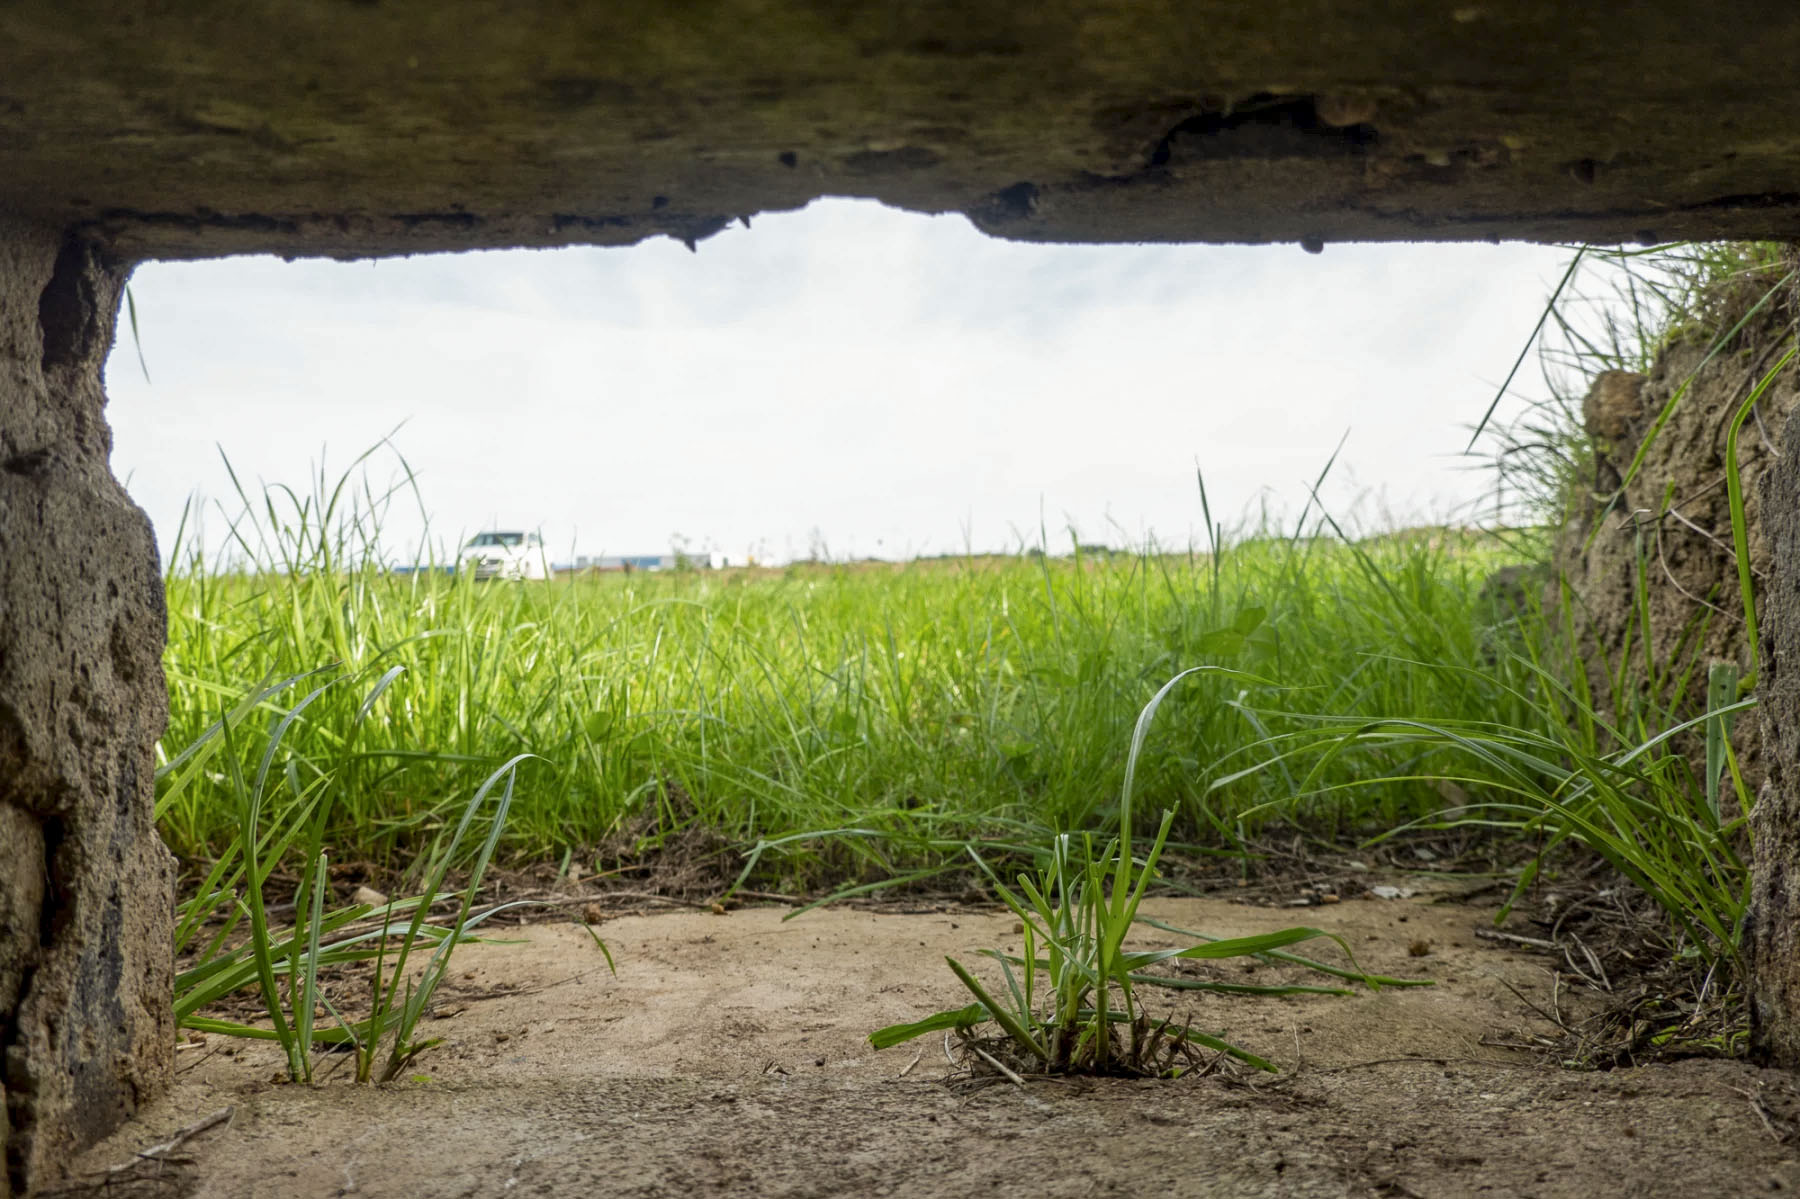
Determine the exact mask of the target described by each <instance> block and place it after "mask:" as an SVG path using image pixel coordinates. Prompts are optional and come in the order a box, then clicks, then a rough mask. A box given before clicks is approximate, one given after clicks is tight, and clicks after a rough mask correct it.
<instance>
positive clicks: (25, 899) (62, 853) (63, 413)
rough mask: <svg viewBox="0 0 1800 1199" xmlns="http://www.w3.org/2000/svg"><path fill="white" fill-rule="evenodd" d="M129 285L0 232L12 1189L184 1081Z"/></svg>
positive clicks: (31, 236) (0, 566)
mask: <svg viewBox="0 0 1800 1199" xmlns="http://www.w3.org/2000/svg"><path fill="white" fill-rule="evenodd" d="M124 276H125V270H124V267H123V266H122V265H121V264H118V263H116V262H111V261H108V260H107V259H106V258H104V257H103V256H102V255H101V254H99V253H98V252H97V251H95V250H94V249H92V248H91V247H89V246H86V245H84V244H82V243H80V242H78V241H65V239H64V237H63V236H62V234H61V233H60V231H58V230H54V229H51V228H47V227H43V226H33V225H29V224H24V223H21V222H17V221H12V220H8V219H5V218H0V1087H3V1090H4V1093H5V1106H4V1109H3V1111H4V1120H5V1134H6V1135H5V1144H6V1172H5V1175H4V1178H3V1179H0V1192H4V1191H5V1190H7V1189H10V1190H11V1191H12V1192H13V1193H22V1192H24V1191H26V1190H29V1189H31V1188H33V1187H35V1186H39V1185H41V1184H42V1182H43V1181H44V1179H45V1178H46V1177H47V1175H48V1174H49V1173H51V1172H53V1171H54V1169H55V1167H56V1165H57V1164H58V1163H59V1162H61V1161H64V1160H67V1158H68V1157H69V1155H70V1153H71V1151H72V1150H73V1149H74V1148H75V1147H77V1146H78V1145H79V1144H83V1143H86V1142H88V1141H91V1140H93V1139H94V1138H96V1137H98V1136H99V1135H101V1134H103V1133H104V1132H106V1131H107V1130H109V1129H111V1128H112V1127H114V1126H115V1125H116V1124H117V1123H118V1122H119V1121H120V1120H122V1119H123V1118H124V1117H125V1116H127V1115H129V1114H130V1113H131V1112H132V1111H133V1110H134V1108H135V1107H136V1106H137V1105H138V1104H140V1103H142V1102H143V1101H144V1100H146V1099H147V1098H149V1097H150V1096H152V1095H153V1094H155V1093H156V1092H157V1091H158V1090H160V1089H161V1088H162V1087H163V1086H165V1085H166V1084H167V1082H168V1079H169V1077H170V1074H171V1070H172V1068H173V1050H174V1024H173V1017H172V1015H171V1011H170V995H171V990H172V980H173V966H172V962H171V928H170V916H171V905H172V902H173V860H172V859H171V857H170V855H169V852H168V850H166V849H165V848H164V847H163V845H162V842H161V841H160V840H159V839H158V838H157V835H156V831H155V829H154V827H153V825H152V822H151V814H152V805H153V795H152V791H151V782H152V770H153V761H152V756H151V755H152V747H153V745H154V743H155V739H156V738H157V737H158V736H159V735H160V734H161V732H162V729H163V725H164V721H165V719H166V712H167V702H168V701H167V695H166V692H165V690H164V684H163V673H162V664H161V653H162V643H163V637H164V630H165V624H166V621H165V616H164V609H163V599H162V586H161V578H160V572H159V570H158V567H157V561H156V548H155V543H154V541H153V539H152V537H151V532H150V524H149V521H148V520H147V519H146V518H145V516H144V514H143V512H141V511H140V510H139V509H138V508H137V507H136V506H135V505H134V504H132V502H131V501H130V499H129V498H127V497H126V495H125V492H124V491H123V489H121V488H120V486H119V484H118V482H117V481H116V480H115V479H114V478H113V476H112V472H111V469H110V468H109V466H108V464H107V458H108V455H109V454H110V452H111V449H112V444H111V435H110V434H109V432H108V430H107V427H106V421H105V417H104V415H103V408H104V406H105V402H106V397H105V394H104V392H103V391H102V388H101V381H100V371H101V367H102V364H103V363H104V361H105V357H106V352H107V349H108V348H109V347H110V345H111V344H112V333H113V320H114V315H115V312H116V309H117V306H118V301H119V294H120V291H121V289H122V286H123V282H124Z"/></svg>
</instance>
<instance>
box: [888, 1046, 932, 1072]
mask: <svg viewBox="0 0 1800 1199" xmlns="http://www.w3.org/2000/svg"><path fill="white" fill-rule="evenodd" d="M924 1056H925V1047H924V1046H923V1045H921V1046H919V1052H917V1053H915V1054H913V1060H912V1061H910V1062H908V1063H906V1069H904V1070H902V1071H900V1073H898V1074H896V1075H895V1076H894V1077H896V1078H905V1077H906V1076H907V1075H908V1074H911V1073H912V1072H913V1069H914V1068H915V1067H916V1066H918V1064H919V1061H920V1060H921V1059H922V1058H923V1057H924Z"/></svg>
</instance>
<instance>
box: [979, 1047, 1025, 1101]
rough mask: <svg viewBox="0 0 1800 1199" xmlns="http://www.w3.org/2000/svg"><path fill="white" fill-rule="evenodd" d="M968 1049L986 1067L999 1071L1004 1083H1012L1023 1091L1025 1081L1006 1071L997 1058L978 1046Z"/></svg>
mask: <svg viewBox="0 0 1800 1199" xmlns="http://www.w3.org/2000/svg"><path fill="white" fill-rule="evenodd" d="M969 1048H970V1049H973V1050H974V1051H975V1052H976V1053H977V1054H979V1055H980V1057H981V1059H982V1060H983V1061H985V1062H986V1063H987V1064H988V1065H990V1066H992V1067H993V1068H994V1069H996V1070H998V1071H1000V1073H1002V1074H1004V1075H1005V1076H1006V1081H1008V1082H1010V1083H1012V1084H1013V1086H1015V1087H1018V1088H1019V1089H1020V1090H1021V1091H1022V1090H1024V1089H1025V1080H1024V1079H1023V1078H1020V1077H1019V1076H1018V1075H1017V1074H1014V1073H1013V1072H1012V1071H1011V1070H1008V1069H1007V1068H1006V1067H1005V1066H1004V1065H1003V1064H1002V1063H1001V1061H1000V1059H999V1058H997V1057H995V1056H994V1055H993V1054H991V1053H989V1052H988V1051H987V1050H985V1049H983V1048H982V1047H981V1046H979V1045H971V1046H969Z"/></svg>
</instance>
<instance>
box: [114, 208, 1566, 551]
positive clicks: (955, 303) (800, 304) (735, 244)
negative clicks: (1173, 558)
mask: <svg viewBox="0 0 1800 1199" xmlns="http://www.w3.org/2000/svg"><path fill="white" fill-rule="evenodd" d="M1563 258H1564V255H1563V254H1562V253H1561V252H1560V251H1557V250H1554V249H1545V248H1541V247H1528V246H1517V245H1508V246H1485V245H1483V246H1335V245H1334V246H1330V247H1327V249H1326V251H1325V253H1324V254H1322V255H1317V256H1314V255H1309V254H1306V253H1304V252H1302V251H1301V250H1300V249H1299V248H1297V247H1293V246H1274V247H1211V246H1036V245H1020V244H1014V243H1008V242H1002V241H994V240H990V239H988V238H985V237H983V236H982V235H981V234H979V233H977V232H976V231H975V230H974V229H973V228H972V227H971V226H970V225H969V224H968V223H967V222H966V221H965V220H963V219H962V218H961V217H955V216H952V217H925V216H919V215H915V214H909V213H903V212H898V211H894V210H891V209H886V208H882V207H880V206H879V205H876V204H873V203H868V202H852V201H827V202H819V203H816V204H814V205H813V206H811V207H810V208H808V209H806V210H805V211H803V212H797V213H787V214H770V215H767V216H763V217H758V218H756V220H755V223H754V227H753V228H751V229H748V230H746V229H744V228H741V227H738V226H734V227H733V228H731V229H730V230H729V231H727V232H725V233H722V234H720V235H719V236H717V237H714V238H712V239H711V240H709V241H705V242H702V243H700V247H699V252H698V253H697V254H692V253H689V252H688V250H687V249H686V248H685V247H684V246H682V245H681V244H680V243H678V242H673V241H670V240H668V239H666V238H659V239H657V240H654V241H651V242H647V243H645V244H643V245H640V246H637V247H634V248H630V249H604V250H595V249H582V250H562V251H512V252H505V253H484V254H463V255H453V256H452V255H445V256H431V257H421V258H412V259H390V260H383V261H380V262H362V263H332V262H296V263H284V262H281V261H279V260H277V259H273V258H239V259H227V260H223V261H217V262H205V263H170V264H151V265H147V266H144V267H142V268H140V269H139V270H138V271H137V273H136V275H135V276H134V277H133V280H132V292H133V294H134V296H135V298H136V303H137V312H138V327H139V332H140V336H141V342H142V349H143V354H144V358H145V361H146V363H147V365H148V368H149V374H150V380H151V381H149V382H146V380H145V378H144V376H143V374H142V372H141V371H140V368H139V366H138V362H137V357H136V348H135V347H134V345H133V342H132V339H131V337H130V334H129V332H128V331H127V330H126V327H125V326H124V324H123V322H122V323H121V329H122V333H121V337H120V340H119V344H118V345H117V347H115V350H114V353H113V357H112V360H111V362H110V363H109V365H108V370H107V386H108V390H109V392H110V394H111V397H112V400H111V406H110V409H109V414H110V417H111V420H112V424H113V428H114V431H115V438H114V452H113V466H114V469H115V471H116V472H117V473H118V474H119V476H120V477H121V478H123V479H125V480H126V481H127V483H128V486H129V487H130V490H131V492H132V494H133V495H134V496H135V497H136V499H137V501H138V502H139V503H140V504H142V505H144V507H145V508H146V509H148V511H149V512H150V515H151V517H152V519H153V520H154V521H155V523H156V526H157V529H158V532H159V536H160V537H161V538H162V539H163V540H164V542H165V546H164V549H165V552H166V551H167V545H166V542H167V539H168V538H169V537H170V536H171V535H172V533H173V530H174V528H175V526H176V522H177V521H178V520H179V519H180V514H181V511H182V506H183V504H184V503H186V502H187V500H188V498H189V497H190V496H191V495H194V494H196V493H199V494H202V495H204V496H206V497H208V499H209V500H215V501H216V500H229V501H230V505H231V506H235V503H236V501H235V500H233V499H230V497H231V491H230V482H229V479H228V478H227V476H226V474H225V471H224V468H223V466H222V464H221V462H220V451H221V450H222V451H223V452H224V454H225V455H227V456H229V458H230V460H231V462H232V464H233V466H234V467H235V468H236V469H237V471H238V473H239V475H240V477H242V478H243V479H244V480H245V481H246V482H247V483H250V484H252V485H255V484H256V483H257V482H258V481H261V482H267V483H285V484H289V485H291V486H295V487H300V486H302V485H304V483H305V481H306V480H307V478H308V476H309V473H310V472H312V471H314V470H315V469H316V468H317V466H318V465H319V464H320V463H321V462H323V464H324V465H325V467H326V469H327V471H328V473H330V474H333V475H335V474H336V473H337V472H338V471H339V470H340V469H341V468H342V467H343V466H345V465H347V464H348V463H349V462H350V460H352V459H353V458H355V457H356V456H357V455H358V454H360V453H361V452H363V451H364V450H366V449H368V448H370V447H371V446H374V445H376V444H377V443H378V442H379V441H380V440H381V439H382V438H383V437H384V436H386V435H387V434H388V433H390V432H391V431H393V430H394V429H395V428H396V427H399V432H398V433H397V434H396V435H395V437H394V443H395V445H396V446H397V447H398V450H399V451H400V452H401V453H403V454H404V455H405V458H406V460H407V462H409V463H410V464H411V466H412V468H413V469H414V471H415V472H416V475H417V479H418V487H419V490H420V492H421V493H422V495H423V499H424V503H425V506H426V508H427V509H428V511H429V514H430V519H431V529H432V531H433V533H434V534H435V535H436V536H437V537H439V538H440V539H442V540H443V541H446V542H448V541H452V540H455V539H457V538H459V537H461V536H463V535H466V534H469V533H473V532H475V531H478V530H480V529H483V528H491V527H514V528H518V527H523V528H538V529H541V530H542V531H543V533H544V536H545V538H546V540H547V541H548V543H549V545H550V547H551V551H552V556H553V557H555V558H557V559H558V560H563V559H566V558H568V557H569V556H570V555H571V553H581V554H616V553H649V552H656V551H660V550H664V549H666V548H667V547H668V546H669V545H670V542H671V538H672V537H676V536H679V537H682V538H685V540H686V543H687V544H688V545H689V546H691V547H693V548H696V549H698V548H711V549H716V550H718V551H721V552H724V553H725V554H727V555H729V556H731V557H732V558H734V559H736V558H739V557H741V556H742V555H744V554H746V553H754V554H756V555H757V556H758V557H761V558H764V559H768V560H780V559H784V558H789V557H794V556H803V555H805V554H806V553H807V552H808V551H809V550H810V549H812V548H814V547H815V545H818V544H822V545H823V547H824V548H826V549H827V550H828V551H829V552H830V554H831V555H832V556H834V557H848V556H862V555H879V556H884V557H899V556H905V555H911V554H918V553H934V552H940V551H944V550H955V549H961V548H963V547H964V546H965V545H972V546H973V547H974V548H977V549H984V548H1015V549H1016V548H1018V546H1019V544H1020V542H1021V540H1023V541H1027V542H1031V543H1035V542H1036V540H1037V538H1038V530H1039V528H1040V523H1042V524H1044V525H1047V526H1048V528H1049V535H1050V538H1051V541H1052V543H1053V546H1060V545H1066V543H1067V539H1068V533H1067V530H1068V529H1069V528H1071V527H1073V528H1075V529H1077V530H1078V531H1079V533H1080V535H1081V537H1082V539H1083V540H1084V541H1105V542H1109V543H1111V544H1115V545H1117V544H1123V543H1127V542H1136V541H1138V540H1141V539H1142V538H1144V537H1146V536H1148V535H1153V536H1155V537H1156V538H1158V539H1159V540H1161V541H1162V542H1163V543H1165V544H1173V545H1182V546H1185V545H1186V544H1188V542H1189V541H1190V539H1203V537H1204V534H1203V530H1204V522H1203V520H1202V518H1201V516H1200V505H1199V501H1198V495H1197V492H1196V489H1195V486H1194V467H1195V465H1196V463H1198V465H1199V466H1200V467H1201V468H1202V469H1203V470H1204V472H1205V475H1206V480H1207V488H1208V492H1209V496H1210V498H1211V500H1212V502H1213V505H1214V510H1215V513H1220V512H1223V513H1224V514H1225V515H1227V516H1233V517H1235V516H1238V515H1241V514H1243V513H1246V512H1251V511H1254V510H1255V509H1256V507H1257V505H1259V504H1260V503H1262V502H1263V498H1264V497H1265V496H1267V497H1269V502H1270V503H1271V504H1272V505H1275V506H1276V507H1278V508H1281V509H1284V510H1290V511H1291V510H1293V509H1294V508H1296V507H1297V505H1298V503H1299V502H1300V501H1301V500H1303V499H1304V497H1305V494H1306V491H1305V488H1306V483H1307V481H1309V480H1310V479H1311V478H1312V477H1313V476H1314V475H1315V474H1317V472H1318V471H1319V469H1320V467H1321V466H1322V465H1323V464H1324V463H1325V461H1326V459H1327V458H1328V457H1329V456H1330V454H1331V451H1332V449H1333V448H1334V446H1336V444H1337V442H1338V440H1339V438H1340V437H1342V436H1343V435H1344V434H1345V432H1346V431H1348V433H1349V440H1348V442H1347V444H1346V447H1345V450H1344V455H1343V458H1342V459H1341V460H1340V466H1339V468H1338V470H1337V472H1336V474H1335V476H1334V479H1333V481H1332V483H1331V485H1330V487H1329V488H1328V490H1327V496H1328V500H1329V502H1330V503H1331V504H1332V505H1333V507H1335V508H1337V509H1339V510H1340V511H1349V510H1351V509H1352V508H1355V509H1356V510H1357V511H1358V512H1360V514H1361V516H1362V517H1363V519H1364V521H1365V523H1373V522H1378V521H1379V520H1381V519H1383V517H1384V514H1385V516H1386V518H1387V519H1391V520H1393V521H1396V522H1412V521H1415V520H1422V519H1440V518H1450V517H1454V516H1456V515H1458V514H1459V513H1460V512H1462V511H1464V510H1466V508H1467V506H1468V505H1469V504H1470V503H1471V502H1472V501H1474V500H1475V499H1476V498H1477V497H1478V496H1479V495H1480V494H1481V493H1482V491H1483V490H1484V489H1485V488H1486V487H1487V485H1488V478H1487V476H1486V475H1485V474H1482V473H1479V472H1476V471H1472V470H1471V469H1470V468H1471V465H1472V464H1471V462H1470V460H1468V459H1466V458H1461V457H1459V456H1458V455H1459V453H1460V451H1461V449H1462V447H1463V445H1464V443H1465V442H1466V441H1467V439H1468V429H1469V426H1470V425H1471V424H1472V423H1473V422H1474V421H1475V420H1476V419H1478V418H1479V416H1480V415H1481V413H1482V411H1483V410H1484V409H1485V408H1486V406H1487V403H1488V401H1489V400H1490V399H1491V398H1492V395H1493V389H1494V387H1495V385H1496V384H1497V383H1498V381H1499V380H1500V379H1501V378H1503V377H1504V376H1505V374H1506V372H1507V369H1508V368H1509V367H1510V366H1511V364H1512V360H1513V358H1514V356H1515V355H1516V354H1517V353H1518V350H1519V347H1520V345H1521V344H1522V343H1523V341H1524V339H1525V338H1526V337H1527V336H1528V335H1529V334H1530V332H1531V328H1532V325H1533V323H1534V322H1535V321H1536V319H1537V316H1538V313H1539V311H1540V310H1541V308H1542V305H1543V302H1544V298H1545V296H1546V295H1547V294H1548V290H1549V288H1550V287H1551V286H1552V285H1553V284H1554V282H1555V279H1556V277H1557V275H1558V274H1559V272H1560V264H1561V262H1562V261H1563ZM372 470H373V474H374V477H375V480H376V481H377V482H378V483H385V482H386V481H388V480H389V479H390V478H391V477H393V476H394V474H395V472H396V470H397V462H396V460H395V459H394V457H393V456H392V454H390V453H386V452H384V453H383V454H380V455H377V457H376V458H375V459H373V467H372ZM207 523H208V528H209V531H210V532H211V534H212V535H213V536H214V537H216V536H217V535H218V533H219V531H220V530H221V529H222V526H223V521H222V520H221V519H220V518H219V517H218V516H217V515H216V514H215V515H212V516H209V517H208V518H207ZM419 527H420V522H419V518H418V515H417V505H416V504H410V502H409V506H402V507H397V508H396V509H394V510H393V511H392V512H391V513H390V516H389V525H388V528H387V530H386V534H387V540H388V544H389V545H390V546H391V547H399V546H404V545H408V544H411V543H412V540H413V539H414V538H415V537H416V536H417V534H418V532H419Z"/></svg>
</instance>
